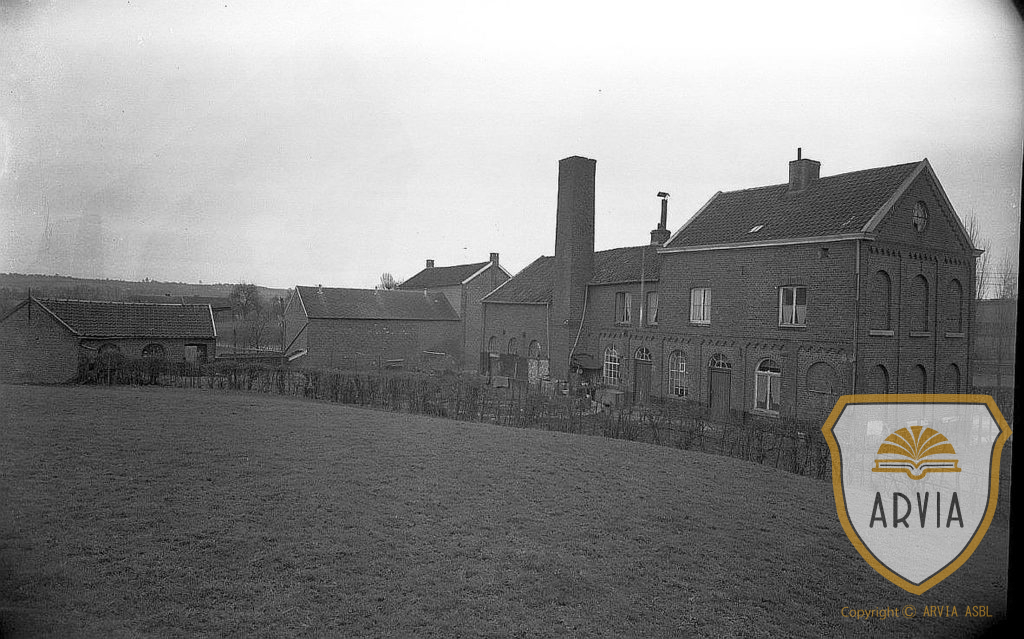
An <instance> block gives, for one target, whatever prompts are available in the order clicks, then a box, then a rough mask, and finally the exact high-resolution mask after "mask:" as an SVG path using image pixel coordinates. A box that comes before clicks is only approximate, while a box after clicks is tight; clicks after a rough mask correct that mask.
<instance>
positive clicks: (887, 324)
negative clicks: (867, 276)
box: [870, 271, 892, 331]
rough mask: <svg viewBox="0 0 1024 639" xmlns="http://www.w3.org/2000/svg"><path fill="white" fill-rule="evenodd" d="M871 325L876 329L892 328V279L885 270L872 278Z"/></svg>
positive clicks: (885, 329)
mask: <svg viewBox="0 0 1024 639" xmlns="http://www.w3.org/2000/svg"><path fill="white" fill-rule="evenodd" d="M871 307H872V308H871V326H870V328H873V329H875V330H879V331H889V330H892V323H891V318H892V280H891V279H889V274H888V273H886V272H885V271H878V272H877V273H875V274H874V276H872V278H871Z"/></svg>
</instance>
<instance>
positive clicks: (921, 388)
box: [909, 364, 928, 393]
mask: <svg viewBox="0 0 1024 639" xmlns="http://www.w3.org/2000/svg"><path fill="white" fill-rule="evenodd" d="M909 390H910V392H912V393H927V392H928V371H926V370H925V368H924V366H921V365H920V364H918V365H917V366H915V367H914V368H912V369H911V370H910V389H909Z"/></svg>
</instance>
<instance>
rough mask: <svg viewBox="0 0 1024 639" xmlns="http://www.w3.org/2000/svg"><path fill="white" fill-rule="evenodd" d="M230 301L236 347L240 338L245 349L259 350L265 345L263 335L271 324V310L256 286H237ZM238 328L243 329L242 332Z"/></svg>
mask: <svg viewBox="0 0 1024 639" xmlns="http://www.w3.org/2000/svg"><path fill="white" fill-rule="evenodd" d="M228 299H230V300H231V312H232V315H233V316H234V320H235V326H236V328H235V345H236V346H237V345H238V338H239V336H240V337H241V338H242V346H243V347H248V348H257V349H258V348H259V347H260V346H261V345H262V343H263V333H264V332H265V329H266V328H267V325H268V324H270V308H268V306H267V305H266V304H264V303H263V298H262V297H261V296H260V291H259V288H257V286H256V285H255V284H245V283H242V284H235V286H234V287H233V288H232V289H231V293H230V295H228ZM238 327H241V331H239V330H238ZM239 333H241V335H239Z"/></svg>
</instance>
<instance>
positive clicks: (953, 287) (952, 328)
mask: <svg viewBox="0 0 1024 639" xmlns="http://www.w3.org/2000/svg"><path fill="white" fill-rule="evenodd" d="M945 306H946V308H947V309H948V312H949V316H948V320H947V323H946V330H947V331H949V332H950V333H962V332H963V331H964V287H963V286H961V285H960V281H959V280H955V279H954V280H950V281H949V299H948V300H946V304H945Z"/></svg>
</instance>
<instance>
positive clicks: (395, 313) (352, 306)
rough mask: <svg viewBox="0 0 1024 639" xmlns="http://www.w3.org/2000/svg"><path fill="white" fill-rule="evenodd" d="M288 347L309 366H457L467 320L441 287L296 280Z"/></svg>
mask: <svg viewBox="0 0 1024 639" xmlns="http://www.w3.org/2000/svg"><path fill="white" fill-rule="evenodd" d="M284 347H285V348H284V353H285V359H286V361H287V362H289V363H290V364H292V365H295V366H301V367H304V368H337V369H346V370H361V369H373V368H376V367H381V366H383V367H390V368H411V369H456V368H458V367H460V366H461V365H462V320H461V319H460V318H459V315H458V313H456V312H455V309H454V308H452V305H451V304H450V303H449V302H448V300H447V298H446V297H445V296H444V294H443V293H440V292H435V293H430V292H427V291H401V290H377V289H359V288H327V287H323V286H296V287H295V292H294V293H293V294H292V295H291V297H290V299H289V300H288V304H287V305H286V306H285V311H284Z"/></svg>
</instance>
